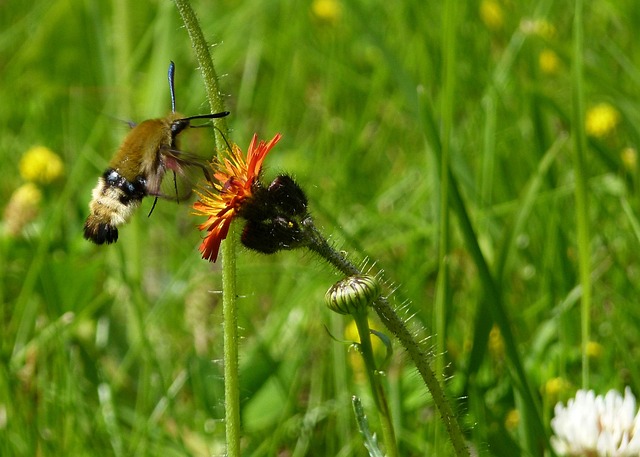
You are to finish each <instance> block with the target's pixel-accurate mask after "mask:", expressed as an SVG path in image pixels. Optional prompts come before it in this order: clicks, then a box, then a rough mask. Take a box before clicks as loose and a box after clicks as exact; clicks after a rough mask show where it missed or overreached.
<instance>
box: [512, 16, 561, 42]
mask: <svg viewBox="0 0 640 457" xmlns="http://www.w3.org/2000/svg"><path fill="white" fill-rule="evenodd" d="M520 30H522V31H523V32H524V33H526V34H527V35H537V36H539V37H542V38H544V39H547V40H549V39H551V38H553V37H554V36H555V35H556V28H555V26H554V25H553V24H552V23H550V22H549V21H547V20H546V19H526V20H523V21H522V22H521V23H520Z"/></svg>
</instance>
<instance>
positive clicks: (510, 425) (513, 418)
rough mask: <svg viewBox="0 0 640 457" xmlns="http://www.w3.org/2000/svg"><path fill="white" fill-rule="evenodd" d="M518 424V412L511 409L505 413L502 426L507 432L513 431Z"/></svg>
mask: <svg viewBox="0 0 640 457" xmlns="http://www.w3.org/2000/svg"><path fill="white" fill-rule="evenodd" d="M519 424H520V411H518V410H517V409H512V410H511V411H509V412H508V413H507V417H506V418H505V420H504V426H505V427H506V429H507V430H515V429H516V428H517V427H518V425H519Z"/></svg>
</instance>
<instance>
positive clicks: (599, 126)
mask: <svg viewBox="0 0 640 457" xmlns="http://www.w3.org/2000/svg"><path fill="white" fill-rule="evenodd" d="M619 123H620V113H619V112H618V110H617V109H616V108H614V107H613V106H611V105H610V104H608V103H599V104H597V105H595V106H594V107H592V108H590V109H589V110H588V111H587V120H586V123H585V128H586V131H587V135H589V136H593V137H596V138H602V137H605V136H607V135H609V134H610V133H612V132H613V130H614V129H615V128H616V127H617V126H618V124H619Z"/></svg>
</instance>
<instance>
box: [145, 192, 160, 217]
mask: <svg viewBox="0 0 640 457" xmlns="http://www.w3.org/2000/svg"><path fill="white" fill-rule="evenodd" d="M156 203H158V196H157V195H156V198H155V199H154V200H153V206H152V207H151V211H149V214H147V217H151V213H153V210H154V209H155V208H156Z"/></svg>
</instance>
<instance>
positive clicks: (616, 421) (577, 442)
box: [551, 387, 640, 457]
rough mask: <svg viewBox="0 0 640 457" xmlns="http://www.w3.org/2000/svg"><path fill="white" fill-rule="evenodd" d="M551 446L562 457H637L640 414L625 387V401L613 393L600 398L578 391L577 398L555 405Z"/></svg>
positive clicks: (590, 391) (589, 392)
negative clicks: (564, 403) (565, 403)
mask: <svg viewBox="0 0 640 457" xmlns="http://www.w3.org/2000/svg"><path fill="white" fill-rule="evenodd" d="M554 412H555V417H554V418H553V419H551V428H552V429H553V431H554V433H555V435H554V436H552V437H551V445H552V446H553V448H554V450H555V451H556V453H558V454H559V455H563V456H576V457H578V456H587V457H592V456H593V457H595V456H598V457H627V456H629V457H631V456H640V413H638V411H636V398H635V397H634V396H633V394H632V393H631V389H630V388H629V387H627V388H626V389H625V390H624V398H623V397H622V396H621V395H620V394H619V393H618V392H617V391H615V390H610V391H609V392H607V394H606V395H605V396H604V397H603V396H602V395H598V396H596V395H595V393H594V392H593V391H592V390H589V391H586V390H579V391H578V392H576V397H575V398H572V399H571V400H569V401H568V402H567V406H566V407H565V406H564V405H563V404H562V403H558V404H556V407H555V409H554Z"/></svg>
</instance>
